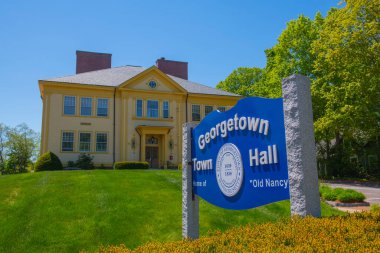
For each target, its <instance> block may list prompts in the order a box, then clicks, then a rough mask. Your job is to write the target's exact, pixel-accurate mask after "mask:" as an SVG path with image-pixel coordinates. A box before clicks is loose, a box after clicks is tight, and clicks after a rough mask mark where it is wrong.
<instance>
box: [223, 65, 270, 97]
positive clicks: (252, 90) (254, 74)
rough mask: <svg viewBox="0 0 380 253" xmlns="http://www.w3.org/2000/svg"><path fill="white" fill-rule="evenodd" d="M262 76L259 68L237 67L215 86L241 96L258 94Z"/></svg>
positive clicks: (260, 88)
mask: <svg viewBox="0 0 380 253" xmlns="http://www.w3.org/2000/svg"><path fill="white" fill-rule="evenodd" d="M261 76H262V70H261V69H260V68H243V67H241V68H237V69H235V70H234V71H233V72H232V73H231V74H230V75H229V76H228V77H227V78H226V80H224V81H221V82H219V83H218V84H217V86H216V88H218V89H221V90H225V91H229V92H233V93H236V94H240V95H242V96H253V95H254V96H260V95H264V94H262V93H263V91H262V87H260V86H259V84H260V79H261Z"/></svg>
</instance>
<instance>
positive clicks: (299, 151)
mask: <svg viewBox="0 0 380 253" xmlns="http://www.w3.org/2000/svg"><path fill="white" fill-rule="evenodd" d="M282 96H283V98H284V119H285V136H286V152H287V160H288V173H289V189H290V203H291V213H292V215H300V216H306V215H312V216H315V217H319V216H321V206H320V205H321V204H320V198H319V190H318V172H317V161H316V149H315V139H314V127H313V110H312V106H311V92H310V80H309V78H308V77H305V76H302V75H292V76H289V77H288V78H285V79H284V80H283V81H282Z"/></svg>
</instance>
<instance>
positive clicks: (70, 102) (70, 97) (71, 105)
mask: <svg viewBox="0 0 380 253" xmlns="http://www.w3.org/2000/svg"><path fill="white" fill-rule="evenodd" d="M66 99H72V100H71V101H68V100H66ZM76 101H77V98H76V97H75V96H64V97H63V114H64V115H75V114H76ZM72 102H74V104H72ZM66 103H69V104H66ZM71 107H72V108H74V112H73V113H68V112H67V111H66V108H71Z"/></svg>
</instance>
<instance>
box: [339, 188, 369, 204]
mask: <svg viewBox="0 0 380 253" xmlns="http://www.w3.org/2000/svg"><path fill="white" fill-rule="evenodd" d="M337 199H338V200H339V201H340V202H345V203H348V202H362V201H363V200H364V199H365V196H364V194H363V193H361V192H357V191H354V190H351V189H349V190H345V191H343V192H342V193H340V194H338V197H337Z"/></svg>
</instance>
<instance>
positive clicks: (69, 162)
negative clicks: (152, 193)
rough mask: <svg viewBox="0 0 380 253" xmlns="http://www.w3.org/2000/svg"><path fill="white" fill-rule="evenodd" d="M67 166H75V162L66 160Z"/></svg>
mask: <svg viewBox="0 0 380 253" xmlns="http://www.w3.org/2000/svg"><path fill="white" fill-rule="evenodd" d="M67 167H75V162H73V161H68V162H67Z"/></svg>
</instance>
